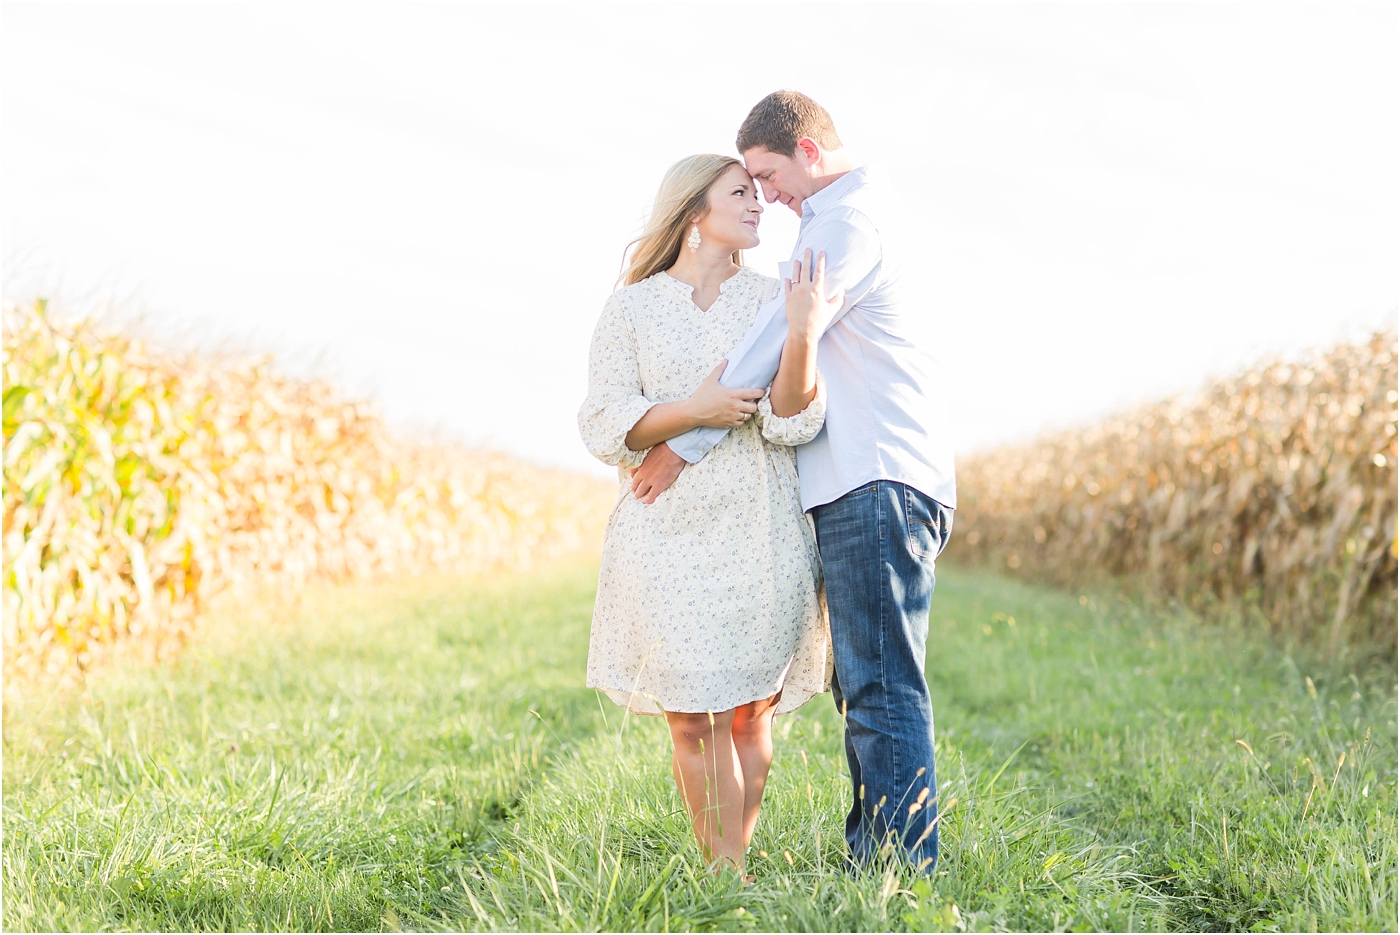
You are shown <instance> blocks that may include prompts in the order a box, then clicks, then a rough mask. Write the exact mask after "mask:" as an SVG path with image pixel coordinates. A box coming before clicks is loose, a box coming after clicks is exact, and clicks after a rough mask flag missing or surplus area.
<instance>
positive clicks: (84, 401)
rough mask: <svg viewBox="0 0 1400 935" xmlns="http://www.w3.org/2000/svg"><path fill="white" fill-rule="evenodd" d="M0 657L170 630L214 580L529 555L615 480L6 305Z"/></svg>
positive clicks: (248, 365) (571, 538)
mask: <svg viewBox="0 0 1400 935" xmlns="http://www.w3.org/2000/svg"><path fill="white" fill-rule="evenodd" d="M3 314H4V330H5V340H4V355H5V356H4V435H5V448H4V509H5V512H4V539H3V544H4V559H5V567H4V576H5V577H4V597H3V600H4V640H5V668H6V672H7V673H10V672H25V671H37V670H49V671H61V670H63V669H64V668H65V667H68V666H71V664H72V663H74V662H77V663H78V664H79V665H81V664H83V663H84V662H85V660H87V659H88V658H89V657H90V655H91V653H92V652H93V651H94V650H95V649H96V648H97V647H98V646H100V645H101V644H104V643H107V642H109V641H112V640H114V639H118V638H122V637H129V636H137V637H144V638H146V639H150V640H157V639H160V638H162V637H163V636H165V635H168V634H170V633H172V632H179V631H180V630H181V628H182V627H184V626H185V625H187V624H188V622H189V621H190V620H191V619H192V617H193V615H194V614H195V613H197V612H198V610H199V609H200V608H201V606H203V605H204V603H205V602H206V601H207V599H208V598H209V597H210V596H211V595H212V594H214V593H216V592H218V591H221V590H223V589H225V588H227V587H230V586H234V585H240V584H245V583H255V584H258V585H263V584H267V583H269V582H272V583H278V582H284V581H285V582H299V581H303V580H306V579H309V578H312V577H315V576H329V577H348V576H365V575H378V574H391V573H395V572H406V571H414V570H424V569H427V568H429V567H432V568H436V569H462V570H479V569H484V568H489V567H492V566H496V565H501V564H505V565H511V566H522V565H526V564H529V563H531V562H536V561H539V560H542V559H547V558H549V557H551V556H555V555H559V554H562V553H567V552H569V551H572V550H576V549H579V548H584V547H592V546H593V545H595V543H596V542H597V541H598V540H600V539H601V534H602V526H603V522H604V520H605V518H606V516H607V513H608V510H609V508H610V507H611V505H612V502H613V498H614V497H615V488H614V487H613V486H612V485H610V484H608V483H606V482H598V481H593V480H591V479H588V478H586V477H583V476H580V475H575V474H571V473H569V472H565V471H556V470H549V469H545V468H538V467H533V466H530V465H526V464H522V463H520V462H518V461H514V460H512V459H509V458H507V457H505V456H503V455H497V454H491V453H483V452H477V451H470V450H466V449H463V448H458V447H454V446H448V445H435V444H414V443H408V442H405V441H403V440H401V439H398V438H395V437H394V436H393V435H392V434H390V433H389V432H388V431H387V430H386V428H385V425H384V424H383V422H382V421H381V419H380V418H379V417H378V416H377V415H376V414H375V413H374V412H373V411H372V410H371V409H370V408H369V407H368V406H367V405H366V404H364V403H362V402H355V401H347V400H345V399H342V398H341V397H340V396H339V395H338V394H337V392H336V391H335V389H334V388H333V387H332V386H331V385H330V384H328V383H325V382H319V381H314V380H296V379H292V378H289V377H286V376H282V375H279V374H278V373H277V372H276V371H275V370H274V369H273V368H272V366H271V364H270V362H269V361H268V360H265V359H264V360H249V359H223V360H218V359H210V358H207V357H206V358H201V357H198V356H195V355H187V356H183V357H181V356H175V355H171V354H162V353H157V352H154V351H152V350H151V349H150V348H149V347H148V346H146V345H145V344H144V343H143V342H141V341H139V340H136V339H134V338H131V337H127V336H123V335H120V334H115V333H107V332H104V331H103V330H102V329H101V328H100V327H99V326H98V325H96V324H95V323H93V322H91V321H81V322H77V323H73V324H62V323H59V322H58V321H56V320H55V319H54V317H53V316H52V315H51V314H50V313H49V311H48V309H47V307H46V305H45V303H44V302H42V301H40V302H35V303H32V304H26V305H20V304H14V303H7V304H6V305H5V307H4V312H3Z"/></svg>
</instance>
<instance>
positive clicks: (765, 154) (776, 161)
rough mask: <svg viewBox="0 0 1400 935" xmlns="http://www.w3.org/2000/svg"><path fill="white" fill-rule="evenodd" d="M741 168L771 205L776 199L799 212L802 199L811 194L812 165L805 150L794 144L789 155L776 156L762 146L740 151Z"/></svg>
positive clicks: (795, 212)
mask: <svg viewBox="0 0 1400 935" xmlns="http://www.w3.org/2000/svg"><path fill="white" fill-rule="evenodd" d="M744 168H746V169H748V170H749V174H750V175H752V176H753V177H754V180H755V181H757V182H758V184H759V185H761V186H762V187H763V197H764V199H765V200H766V201H767V202H768V203H769V204H772V203H773V202H775V201H780V202H782V203H783V204H785V205H787V206H788V207H789V208H791V209H792V211H793V213H794V214H796V215H798V216H799V217H800V216H801V215H802V202H803V200H804V199H806V198H807V197H808V196H809V195H811V194H812V188H813V186H812V166H811V160H810V159H809V158H808V157H807V153H806V151H805V150H804V149H803V148H802V147H800V146H799V147H798V150H797V152H796V153H795V154H794V155H791V156H780V155H778V154H777V153H775V152H771V151H770V150H767V149H765V148H763V147H762V146H755V147H754V148H753V149H750V150H749V151H747V152H745V153H744Z"/></svg>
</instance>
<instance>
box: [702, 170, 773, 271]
mask: <svg viewBox="0 0 1400 935" xmlns="http://www.w3.org/2000/svg"><path fill="white" fill-rule="evenodd" d="M709 201H710V207H709V210H708V211H706V212H705V214H704V216H703V217H701V218H700V220H698V221H696V226H697V227H699V228H700V242H701V243H702V244H703V243H708V244H710V245H712V246H715V247H719V248H721V249H722V250H723V251H724V252H726V253H732V252H733V251H735V250H748V249H750V248H751V247H756V246H758V218H759V215H761V214H762V213H763V205H762V204H761V203H760V202H759V200H758V186H757V185H755V184H754V180H753V179H752V178H751V177H750V176H749V174H748V172H746V171H745V170H744V167H743V166H730V167H729V170H728V171H727V172H725V173H724V175H722V176H720V178H719V181H717V182H715V184H714V185H711V186H710V191H709Z"/></svg>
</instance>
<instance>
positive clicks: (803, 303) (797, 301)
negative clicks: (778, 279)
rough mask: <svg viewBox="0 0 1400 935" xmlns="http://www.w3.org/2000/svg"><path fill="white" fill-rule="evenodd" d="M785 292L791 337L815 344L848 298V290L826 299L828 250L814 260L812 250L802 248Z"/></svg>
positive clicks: (794, 261) (840, 291)
mask: <svg viewBox="0 0 1400 935" xmlns="http://www.w3.org/2000/svg"><path fill="white" fill-rule="evenodd" d="M783 294H784V296H785V297H786V299H787V320H788V336H789V337H792V338H797V339H799V340H802V341H808V342H812V343H815V342H816V340H817V339H818V338H820V337H821V336H822V333H823V332H825V331H826V327H827V325H829V324H831V319H833V318H835V317H836V313H837V312H839V311H841V304H842V303H843V302H845V300H846V290H845V289H838V290H836V294H835V295H833V296H831V297H830V298H826V251H822V252H821V253H818V254H817V262H816V263H813V262H812V251H811V250H810V249H808V250H804V251H802V259H800V260H793V261H792V278H791V279H784V280H783Z"/></svg>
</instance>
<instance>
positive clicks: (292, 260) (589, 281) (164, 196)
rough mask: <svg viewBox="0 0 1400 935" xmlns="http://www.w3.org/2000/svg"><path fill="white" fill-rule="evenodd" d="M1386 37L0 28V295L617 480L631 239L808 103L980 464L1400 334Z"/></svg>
mask: <svg viewBox="0 0 1400 935" xmlns="http://www.w3.org/2000/svg"><path fill="white" fill-rule="evenodd" d="M1397 10H1400V7H1397V6H1396V5H1394V4H1387V3H1382V4H1369V5H1355V4H1345V3H1326V4H1311V5H1289V4H1276V3H1269V4H1262V3H1246V4H1223V3H1222V4H1215V3H1201V4H1194V3H1193V4H1187V3H1156V4H1132V3H1119V4H1112V5H1109V4H1089V3H1066V4H1060V3H1030V4H1015V3H976V4H966V3H943V4H895V5H881V4H858V5H844V4H832V5H824V4H810V3H804V4H776V5H763V4H742V5H729V4H706V3H684V4H647V5H592V4H569V5H565V6H554V5H536V4H515V5H504V6H494V5H486V4H481V5H478V4H471V5H467V4H460V5H458V4H428V5H411V4H403V3H395V4H363V5H352V4H308V5H298V4H292V3H277V4H271V5H259V4H245V3H240V4H228V5H225V4H215V3H199V4H169V5H130V4H123V3H102V4H98V5H93V6H87V5H82V4H70V3H62V4H60V3H46V4H21V3H5V4H3V6H0V60H2V61H0V262H3V267H0V269H3V275H4V291H5V295H6V296H7V297H9V298H11V299H18V300H23V299H25V298H28V297H31V296H34V295H36V294H42V295H46V296H52V297H54V298H55V300H56V302H57V303H58V304H60V305H62V306H64V307H66V308H68V309H71V310H74V311H78V312H86V311H94V310H97V311H101V312H102V313H103V314H107V315H109V316H111V317H112V318H113V319H114V320H116V321H119V322H122V323H124V324H125V326H127V327H135V328H139V329H142V330H143V331H144V333H146V334H148V335H149V336H151V337H153V338H155V339H156V340H158V341H160V342H163V343H167V344H170V345H172V346H196V347H209V348H220V349H222V348H236V349H243V350H250V351H256V352H264V351H269V352H274V353H276V354H277V356H278V359H279V360H281V361H282V365H283V366H284V367H285V368H286V369H288V370H290V371H292V372H296V373H315V374H318V375H322V376H326V377H329V378H332V379H334V380H336V381H337V382H338V383H339V384H341V385H342V386H343V387H344V388H345V390H346V392H347V393H351V394H354V395H357V396H369V397H372V398H374V399H376V400H377V401H378V403H379V405H380V406H381V408H382V410H383V411H384V413H385V414H386V416H387V417H388V418H389V419H390V421H391V422H393V423H394V424H395V425H398V426H400V427H401V428H402V429H403V431H404V432H405V433H406V434H413V433H418V432H423V431H430V432H434V433H436V434H437V435H438V436H440V437H444V438H451V439H456V440H461V441H464V442H467V443H470V444H476V445H485V446H490V447H494V448H499V449H503V450H506V451H509V452H512V453H515V454H518V455H520V456H522V457H525V458H529V459H531V460H534V461H538V462H542V463H548V464H556V465H561V466H565V467H571V468H577V469H581V470H587V471H590V472H592V473H595V474H598V475H600V476H607V475H608V474H609V473H610V469H606V468H604V467H602V466H601V465H599V464H597V462H595V461H593V460H592V459H591V458H590V457H589V456H588V454H587V453H586V452H585V450H584V448H583V446H582V444H581V442H580V441H579V439H578V432H577V427H576V421H575V417H576V412H577V408H578V404H579V403H580V402H581V401H582V398H583V395H584V391H585V387H586V358H587V351H588V340H589V336H590V334H591V332H592V329H593V326H594V323H595V322H596V319H597V316H598V313H599V311H600V310H601V308H602V305H603V302H604V300H605V299H606V297H607V296H608V294H609V293H610V292H611V291H612V289H613V288H614V284H615V282H616V279H617V275H618V272H619V268H620V262H621V259H622V254H623V250H624V248H625V246H626V244H627V242H628V241H629V239H630V238H631V237H633V236H634V235H635V234H636V233H637V231H638V230H639V228H640V226H641V224H642V222H643V220H644V218H645V216H646V212H647V210H648V207H649V204H650V200H651V198H652V197H653V195H654V194H655V191H656V187H657V185H658V184H659V182H660V180H661V176H662V174H663V173H664V172H665V170H666V168H667V167H668V166H669V165H670V164H672V163H673V162H675V161H676V160H678V159H680V158H682V157H684V156H687V155H689V154H692V153H696V152H718V153H733V147H734V136H735V132H736V130H737V129H738V126H739V123H740V122H741V121H742V119H743V117H744V115H745V114H746V113H747V112H748V109H749V108H750V107H751V106H752V105H753V104H754V103H756V102H757V101H758V100H759V99H760V98H761V97H763V96H764V95H765V94H767V93H768V92H770V91H773V90H776V89H779V88H795V89H797V90H800V91H803V92H805V93H807V94H809V95H811V96H812V97H814V98H815V99H816V100H818V101H819V102H821V103H822V104H823V105H824V106H825V107H826V108H827V110H828V111H829V112H830V113H831V115H832V117H833V119H834V121H835V123H836V126H837V128H838V131H839V132H840V134H841V137H842V139H843V141H844V142H845V143H846V144H847V146H848V148H850V149H851V150H852V151H853V153H854V154H855V155H856V156H857V157H858V158H859V159H860V160H862V161H865V162H870V163H876V164H879V165H881V166H883V167H884V169H885V170H886V172H887V174H888V176H889V177H890V178H891V179H892V180H893V182H894V184H895V185H896V187H897V189H898V190H899V192H900V196H901V197H902V198H904V199H905V201H906V204H907V205H908V207H909V209H910V214H911V216H913V217H914V218H915V219H916V221H917V223H916V225H915V229H914V230H913V231H912V232H911V236H912V237H914V239H915V242H914V243H913V244H911V245H910V246H911V247H912V250H911V252H910V255H911V256H915V257H922V262H919V263H914V264H910V268H911V275H912V277H913V279H914V281H915V285H916V288H915V289H914V290H913V293H914V294H915V295H917V296H919V299H918V306H917V308H915V309H914V310H913V311H912V312H911V315H912V317H913V320H914V321H915V322H916V324H915V330H916V332H917V333H918V334H919V336H920V337H921V339H922V340H923V341H924V342H925V343H926V344H927V346H928V347H929V348H930V349H931V350H932V351H933V352H934V353H935V354H936V355H937V357H938V358H939V361H940V366H941V368H942V373H943V374H944V379H943V382H942V384H941V386H940V392H946V393H947V394H948V398H949V402H950V408H951V409H952V411H953V413H954V414H955V425H954V428H955V431H956V432H957V438H956V443H957V446H958V450H959V451H960V452H962V453H970V452H973V451H977V450H983V449H987V448H989V447H993V446H995V445H998V444H1005V443H1012V442H1017V441H1020V440H1024V439H1027V438H1030V437H1032V436H1034V435H1036V434H1037V433H1040V432H1044V431H1048V430H1053V429H1057V428H1061V427H1065V426H1073V425H1079V424H1087V423H1091V422H1093V421H1094V420H1095V419H1097V418H1100V417H1102V416H1103V415H1105V414H1107V413H1109V412H1112V411H1115V410H1118V409H1121V408H1123V407H1125V406H1129V405H1132V404H1135V403H1138V402H1141V401H1145V400H1149V399H1154V398H1158V397H1162V396H1166V395H1170V394H1173V393H1177V392H1182V391H1186V390H1190V389H1192V388H1194V387H1196V386H1198V385H1200V384H1202V383H1203V382H1204V381H1205V380H1207V379H1208V378H1210V377H1212V376H1215V375H1223V374H1228V373H1230V372H1232V371H1234V370H1236V369H1238V368H1240V367H1242V366H1244V365H1246V364H1247V363H1249V362H1251V361H1255V360H1258V359H1260V358H1261V357H1265V356H1269V355H1274V354H1285V355H1290V354H1297V353H1301V352H1304V351H1305V350H1306V349H1309V348H1316V347H1321V346H1325V345H1328V344H1331V343H1334V342H1336V341H1338V340H1346V339H1352V338H1356V337H1358V336H1362V335H1365V334H1367V333H1369V331H1371V330H1373V329H1374V328H1377V327H1394V325H1395V321H1396V315H1397V303H1400V275H1398V274H1400V184H1398V183H1397V167H1400V67H1398V64H1400V63H1398V59H1400V55H1397V49H1400V44H1397V39H1400V14H1398V13H1397ZM796 230H797V221H796V218H795V216H793V215H792V214H791V213H790V212H788V210H787V209H786V208H784V207H783V206H782V205H772V206H770V207H769V208H768V210H767V212H766V213H765V214H764V216H763V221H762V226H761V229H760V234H761V235H762V237H763V243H762V244H761V246H760V247H759V248H757V249H756V250H754V251H752V252H751V253H750V254H749V255H748V257H747V262H748V263H749V264H750V265H753V266H755V267H756V268H758V269H759V270H760V271H761V272H765V273H769V274H771V273H772V272H773V271H774V270H775V269H776V262H777V261H778V260H780V259H782V258H785V257H786V256H787V254H788V251H789V249H790V248H791V245H792V242H793V239H794V238H795V235H796ZM138 319H139V320H138ZM133 321H134V323H133Z"/></svg>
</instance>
